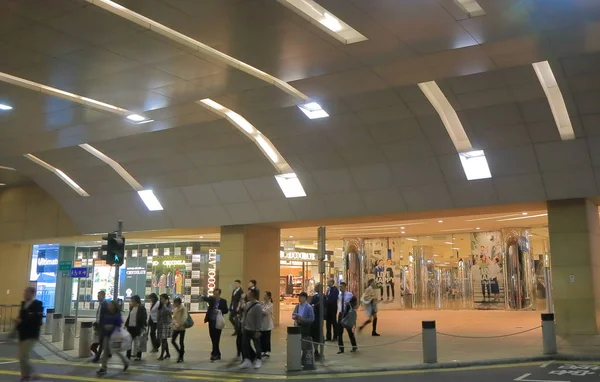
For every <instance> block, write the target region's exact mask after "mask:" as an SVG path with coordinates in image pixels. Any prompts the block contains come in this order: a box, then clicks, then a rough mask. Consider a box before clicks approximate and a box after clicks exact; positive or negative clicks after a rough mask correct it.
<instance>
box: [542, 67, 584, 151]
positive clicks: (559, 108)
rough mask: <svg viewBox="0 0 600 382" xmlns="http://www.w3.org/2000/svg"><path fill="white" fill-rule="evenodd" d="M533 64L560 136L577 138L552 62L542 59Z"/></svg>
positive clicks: (566, 138) (562, 137) (565, 138)
mask: <svg viewBox="0 0 600 382" xmlns="http://www.w3.org/2000/svg"><path fill="white" fill-rule="evenodd" d="M531 65H533V70H535V74H536V75H537V77H538V80H539V81H540V85H542V89H544V93H545V94H546V98H547V99H548V104H549V105H550V110H551V111H552V116H553V117H554V122H555V123H556V127H557V128H558V133H559V134H560V138H561V139H562V140H563V141H564V140H568V139H575V131H574V130H573V125H572V124H571V118H570V117H569V112H568V110H567V106H566V105H565V100H564V98H563V95H562V92H561V91H560V87H559V86H558V82H556V78H555V77H554V73H553V72H552V68H551V67H550V63H549V62H548V61H542V62H535V63H533V64H531Z"/></svg>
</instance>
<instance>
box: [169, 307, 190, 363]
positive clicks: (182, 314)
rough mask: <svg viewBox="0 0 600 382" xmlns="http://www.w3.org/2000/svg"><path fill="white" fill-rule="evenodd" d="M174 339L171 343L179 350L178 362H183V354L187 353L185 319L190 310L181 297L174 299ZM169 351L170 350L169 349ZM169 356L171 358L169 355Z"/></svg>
mask: <svg viewBox="0 0 600 382" xmlns="http://www.w3.org/2000/svg"><path fill="white" fill-rule="evenodd" d="M173 306H174V307H173V339H172V340H171V343H172V344H173V347H174V348H175V350H177V354H179V357H177V363H182V362H183V355H184V354H185V329H186V328H185V321H186V320H187V317H188V311H187V309H186V308H185V306H183V304H182V303H181V299H180V298H179V297H177V298H175V299H174V300H173ZM177 337H179V346H177ZM167 353H168V350H167ZM167 358H169V357H168V356H167Z"/></svg>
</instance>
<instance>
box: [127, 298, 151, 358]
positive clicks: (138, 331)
mask: <svg viewBox="0 0 600 382" xmlns="http://www.w3.org/2000/svg"><path fill="white" fill-rule="evenodd" d="M129 306H130V308H129V315H128V316H127V320H125V327H126V328H127V331H128V332H129V334H131V342H132V344H133V352H134V353H135V360H136V361H141V360H142V348H145V346H143V344H142V337H143V336H142V334H144V332H145V330H146V324H147V322H148V312H147V311H146V307H145V306H144V305H142V300H141V299H140V296H138V295H135V296H132V297H131V302H130V305H129ZM144 351H145V350H144ZM127 359H131V349H129V350H127Z"/></svg>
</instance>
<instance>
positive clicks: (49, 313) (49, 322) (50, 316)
mask: <svg viewBox="0 0 600 382" xmlns="http://www.w3.org/2000/svg"><path fill="white" fill-rule="evenodd" d="M54 312H55V310H54V309H48V310H46V326H45V327H44V334H45V335H50V334H52V329H54V327H53V325H54V324H53V322H54Z"/></svg>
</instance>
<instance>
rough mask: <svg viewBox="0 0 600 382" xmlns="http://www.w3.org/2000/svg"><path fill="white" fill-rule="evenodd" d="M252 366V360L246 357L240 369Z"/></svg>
mask: <svg viewBox="0 0 600 382" xmlns="http://www.w3.org/2000/svg"><path fill="white" fill-rule="evenodd" d="M251 367H252V361H250V360H249V359H245V360H244V362H242V364H241V365H240V369H250V368H251Z"/></svg>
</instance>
